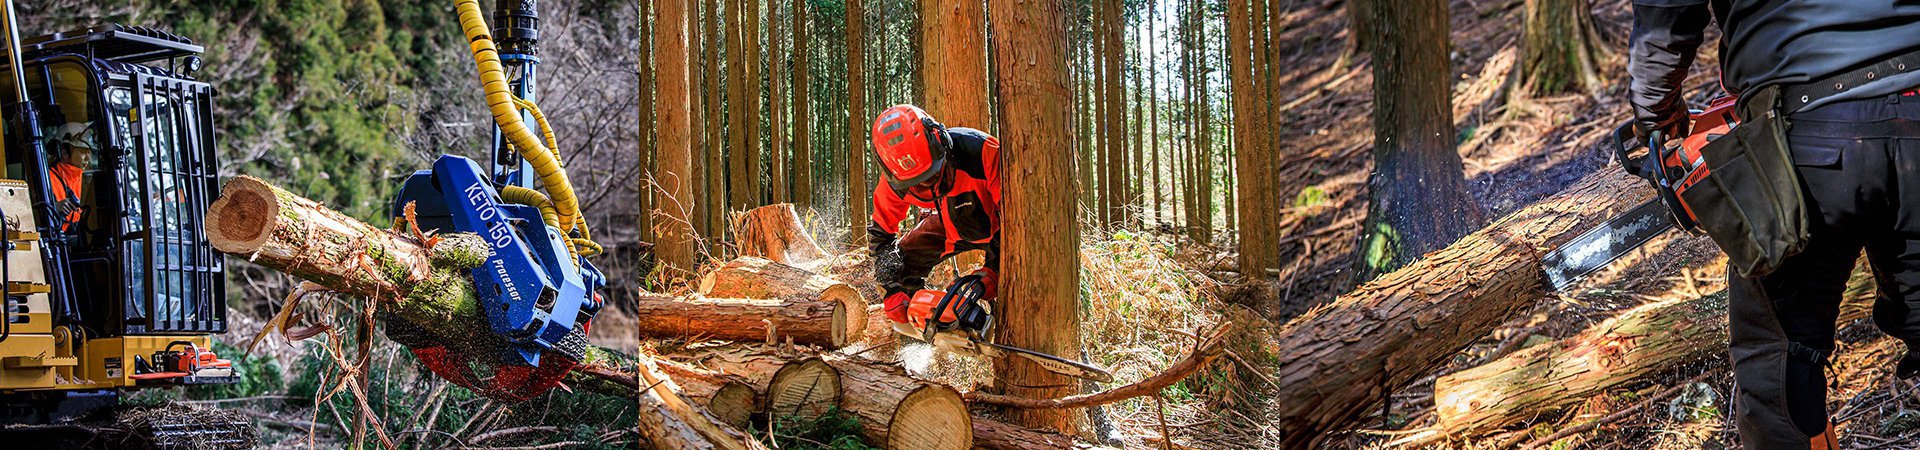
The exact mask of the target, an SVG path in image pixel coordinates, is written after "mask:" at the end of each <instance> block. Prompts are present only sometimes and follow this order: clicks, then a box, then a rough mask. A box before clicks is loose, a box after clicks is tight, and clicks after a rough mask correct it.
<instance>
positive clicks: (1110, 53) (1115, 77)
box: [1100, 0, 1127, 228]
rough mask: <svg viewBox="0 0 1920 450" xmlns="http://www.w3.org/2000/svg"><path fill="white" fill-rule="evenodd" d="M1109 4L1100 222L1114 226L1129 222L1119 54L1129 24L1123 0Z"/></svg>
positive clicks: (1105, 19)
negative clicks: (1103, 214)
mask: <svg viewBox="0 0 1920 450" xmlns="http://www.w3.org/2000/svg"><path fill="white" fill-rule="evenodd" d="M1105 3H1106V8H1104V9H1102V10H1101V14H1102V17H1101V19H1100V21H1101V23H1102V24H1104V25H1105V27H1104V28H1103V29H1102V32H1101V37H1100V39H1101V41H1102V42H1105V55H1103V56H1102V63H1103V64H1105V65H1106V73H1107V78H1106V83H1105V84H1104V85H1103V86H1101V88H1102V89H1104V90H1105V91H1106V94H1105V96H1104V97H1103V98H1102V99H1103V100H1105V101H1104V102H1102V105H1103V109H1102V111H1103V112H1102V113H1101V115H1100V120H1102V121H1104V122H1105V123H1106V130H1107V131H1106V134H1105V136H1103V137H1104V139H1105V141H1106V146H1105V148H1104V150H1105V154H1106V161H1105V162H1104V163H1103V165H1102V166H1101V168H1102V170H1103V171H1102V175H1101V181H1102V186H1104V187H1105V188H1104V189H1102V190H1101V192H1100V194H1101V197H1102V200H1101V202H1100V203H1101V204H1102V205H1104V206H1105V207H1106V209H1107V213H1106V217H1107V219H1106V221H1105V222H1102V223H1101V225H1102V226H1105V227H1108V228H1114V227H1118V226H1120V225H1121V224H1122V223H1125V222H1126V202H1125V201H1124V200H1123V199H1124V198H1125V197H1126V181H1125V178H1126V176H1127V174H1126V167H1127V159H1126V158H1127V156H1126V155H1127V141H1126V139H1125V137H1124V136H1125V135H1124V133H1125V131H1124V130H1123V129H1122V127H1124V126H1125V122H1124V121H1123V119H1125V118H1126V109H1125V105H1126V97H1125V95H1123V94H1122V93H1121V87H1122V86H1125V85H1126V75H1125V74H1124V73H1123V72H1121V68H1120V54H1121V52H1122V51H1123V50H1124V49H1125V48H1126V45H1125V44H1123V43H1122V42H1121V34H1122V33H1124V30H1125V29H1126V24H1125V23H1123V22H1122V21H1121V19H1120V18H1121V14H1120V8H1121V7H1122V4H1121V2H1120V0H1105Z"/></svg>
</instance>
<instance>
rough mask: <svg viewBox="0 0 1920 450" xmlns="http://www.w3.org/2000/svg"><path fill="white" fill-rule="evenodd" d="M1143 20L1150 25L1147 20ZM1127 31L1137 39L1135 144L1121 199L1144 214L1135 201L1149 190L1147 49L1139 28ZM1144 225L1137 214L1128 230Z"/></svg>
mask: <svg viewBox="0 0 1920 450" xmlns="http://www.w3.org/2000/svg"><path fill="white" fill-rule="evenodd" d="M1150 7H1151V6H1148V5H1141V11H1142V14H1143V15H1144V14H1145V11H1148V8H1150ZM1140 21H1141V22H1147V20H1140ZM1127 28H1128V29H1131V30H1134V34H1135V38H1134V39H1132V41H1133V42H1135V45H1134V48H1133V52H1131V53H1132V56H1130V57H1131V58H1132V59H1133V122H1132V123H1130V125H1129V126H1128V127H1127V129H1128V130H1129V131H1131V133H1130V134H1132V135H1133V143H1132V144H1129V146H1128V150H1130V151H1131V153H1128V154H1127V183H1126V188H1127V192H1126V194H1127V195H1126V196H1125V197H1123V198H1122V200H1124V201H1125V202H1124V203H1126V205H1125V206H1128V207H1139V208H1140V211H1141V212H1145V211H1146V206H1147V205H1146V204H1144V203H1141V204H1135V202H1137V201H1140V200H1142V199H1140V193H1141V192H1144V191H1145V190H1146V189H1144V188H1145V187H1146V186H1145V185H1144V183H1143V182H1142V178H1144V177H1145V176H1146V174H1147V171H1146V168H1145V161H1146V154H1145V150H1146V147H1147V146H1146V143H1147V137H1146V131H1147V118H1146V116H1145V115H1142V112H1143V111H1142V109H1141V105H1142V104H1143V103H1144V102H1143V99H1144V94H1146V91H1147V85H1146V77H1145V76H1144V75H1146V70H1142V69H1143V68H1142V67H1140V66H1141V61H1140V54H1141V53H1144V52H1146V48H1145V47H1144V45H1142V44H1144V43H1141V42H1140V37H1139V34H1140V32H1139V28H1137V27H1134V26H1128V27H1127ZM1143 222H1144V221H1143V220H1141V215H1139V214H1135V215H1133V216H1131V217H1128V218H1127V227H1128V228H1132V229H1139V227H1140V224H1141V223H1143Z"/></svg>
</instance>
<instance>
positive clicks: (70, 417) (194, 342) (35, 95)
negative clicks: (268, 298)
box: [0, 1, 251, 442]
mask: <svg viewBox="0 0 1920 450" xmlns="http://www.w3.org/2000/svg"><path fill="white" fill-rule="evenodd" d="M0 6H4V9H3V10H0V119H4V121H3V122H0V138H3V140H4V144H5V145H4V147H3V148H0V151H3V153H0V161H3V162H4V168H3V170H4V174H3V176H0V280H4V296H3V299H4V301H3V302H0V303H3V305H0V306H4V307H0V425H5V426H4V427H0V428H4V429H6V430H9V431H12V430H17V429H19V428H20V427H19V425H23V424H45V423H63V422H70V421H76V420H87V419H90V418H97V417H99V414H96V413H99V412H101V411H105V410H108V409H111V407H113V406H116V405H117V404H118V398H119V396H120V394H121V393H123V392H125V391H127V390H131V389H142V388H151V387H171V386H183V385H194V384H221V383H234V382H238V380H239V377H238V376H237V374H236V373H234V369H233V365H232V364H231V363H230V362H228V361H227V360H223V359H220V358H219V357H218V356H217V355H214V354H213V353H212V351H211V350H212V341H211V339H210V336H211V335H213V334H216V333H224V332H225V331H226V329H227V318H226V284H225V283H226V281H225V277H224V276H223V275H224V274H223V272H224V269H225V268H224V267H223V264H222V258H221V256H220V255H219V254H218V253H215V252H214V250H213V248H212V246H211V245H210V244H209V243H208V241H207V238H206V235H205V232H204V231H203V230H202V227H201V220H202V218H203V216H204V215H205V213H206V209H207V207H208V205H209V204H210V203H211V202H212V201H213V199H214V197H216V196H217V195H218V194H219V185H218V182H219V178H218V176H219V164H218V159H217V155H216V152H215V146H214V145H215V137H216V136H215V133H214V126H213V115H212V110H213V108H212V106H213V87H212V86H210V85H208V84H207V83H204V82H200V81H197V80H195V79H194V77H193V74H194V73H195V72H197V71H198V70H199V69H200V68H201V64H202V62H201V59H200V57H199V54H200V53H201V51H202V48H201V47H200V46H199V45H196V44H194V43H193V41H192V40H190V39H187V38H185V37H182V36H177V35H173V34H171V33H167V32H163V31H159V30H154V29H149V28H139V27H128V26H120V25H106V26H99V27H93V28H86V29H81V30H75V31H70V32H62V33H53V34H49V35H45V36H39V37H33V38H29V39H24V40H22V39H20V38H19V29H18V22H16V21H15V20H14V15H13V6H12V3H11V2H5V1H0ZM164 425H165V426H166V427H172V428H178V427H187V428H192V429H195V430H201V431H197V432H196V433H198V434H197V435H202V436H210V438H209V439H213V441H211V442H218V441H221V440H226V439H228V438H232V439H234V442H243V441H244V440H245V439H241V438H240V436H241V435H242V434H250V433H251V428H250V427H247V426H244V423H241V424H240V426H234V424H231V423H229V424H225V425H224V428H221V427H213V428H206V427H203V426H201V425H203V424H164ZM67 428H73V427H67ZM169 429H171V428H169ZM246 439H250V436H249V437H247V438H246Z"/></svg>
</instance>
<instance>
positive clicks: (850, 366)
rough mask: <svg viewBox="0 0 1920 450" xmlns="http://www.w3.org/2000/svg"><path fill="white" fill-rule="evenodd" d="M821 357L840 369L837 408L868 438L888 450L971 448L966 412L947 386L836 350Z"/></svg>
mask: <svg viewBox="0 0 1920 450" xmlns="http://www.w3.org/2000/svg"><path fill="white" fill-rule="evenodd" d="M821 359H822V360H823V361H825V362H826V363H827V364H828V365H829V366H831V367H832V368H833V369H834V371H836V372H838V373H839V374H840V378H841V379H842V380H843V381H842V382H841V383H840V388H841V394H840V409H842V410H845V411H847V412H850V413H853V414H854V415H857V416H859V417H860V428H861V430H862V432H863V433H864V434H865V435H866V437H867V441H868V442H869V443H872V444H873V445H877V446H879V447H881V448H885V449H889V450H893V449H970V448H973V433H972V432H971V430H972V429H973V426H972V417H970V416H969V415H968V414H967V405H966V402H964V401H961V400H960V393H959V392H958V391H955V390H953V388H951V387H947V386H946V385H943V384H938V383H933V382H929V381H923V380H920V379H917V378H914V377H912V376H909V375H907V374H906V372H905V371H902V370H901V369H900V367H899V366H895V365H892V364H882V363H874V362H870V361H864V360H859V359H855V358H849V357H844V356H839V355H826V356H823V357H822V358H821Z"/></svg>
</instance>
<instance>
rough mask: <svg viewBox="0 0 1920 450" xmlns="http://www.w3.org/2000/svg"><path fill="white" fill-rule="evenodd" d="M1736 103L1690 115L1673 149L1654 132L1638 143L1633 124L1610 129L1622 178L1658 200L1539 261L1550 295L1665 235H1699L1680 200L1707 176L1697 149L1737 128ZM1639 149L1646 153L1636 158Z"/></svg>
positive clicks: (1718, 102)
mask: <svg viewBox="0 0 1920 450" xmlns="http://www.w3.org/2000/svg"><path fill="white" fill-rule="evenodd" d="M1735 102H1736V99H1735V98H1734V97H1720V98H1718V99H1715V100H1714V101H1712V102H1711V103H1709V105H1708V106H1707V109H1705V110H1694V111H1690V114H1689V116H1690V117H1689V119H1690V120H1692V122H1693V127H1692V130H1693V132H1692V133H1690V134H1688V135H1687V136H1686V137H1685V138H1683V139H1680V140H1679V141H1677V142H1674V143H1668V142H1666V139H1665V137H1664V136H1661V135H1660V133H1658V132H1655V133H1653V135H1652V136H1650V137H1649V138H1648V139H1646V140H1641V139H1639V138H1637V137H1636V136H1635V134H1634V132H1633V122H1632V121H1628V122H1627V123H1625V124H1621V125H1620V126H1619V127H1618V128H1615V129H1614V131H1613V134H1612V136H1611V139H1609V143H1610V147H1611V148H1612V150H1613V154H1614V158H1615V159H1616V160H1618V161H1619V162H1620V166H1621V168H1622V169H1624V170H1626V171H1627V173H1630V174H1633V175H1634V176H1637V177H1640V178H1642V179H1645V180H1647V182H1648V183H1649V184H1651V185H1653V189H1654V191H1655V192H1657V194H1656V195H1655V196H1654V198H1653V199H1652V200H1648V201H1647V202H1646V203H1642V204H1640V205H1639V206H1635V207H1634V208H1633V209H1630V210H1627V212H1626V213H1624V214H1621V215H1619V216H1615V217H1613V218H1611V219H1608V220H1607V221H1606V222H1605V223H1602V224H1600V225H1599V226H1597V227H1594V228H1593V229H1591V230H1587V231H1586V232H1584V233H1581V234H1580V235H1579V236H1576V237H1574V238H1573V240H1571V241H1567V243H1566V244H1563V245H1561V246H1560V247H1559V248H1555V249H1553V251H1551V252H1548V253H1547V255H1546V256H1545V257H1543V258H1541V262H1542V264H1543V266H1544V267H1545V269H1546V272H1547V281H1548V284H1549V286H1550V288H1551V289H1552V290H1554V291H1559V290H1562V289H1566V288H1567V287H1568V286H1571V285H1573V283H1574V282H1575V281H1579V280H1580V279H1581V278H1584V277H1586V276H1587V275H1589V274H1592V273H1593V272H1594V271H1597V270H1600V269H1601V268H1604V267H1607V266H1608V265H1611V264H1613V262H1614V261H1615V260H1618V259H1620V257H1621V256H1623V255H1625V254H1626V253H1627V252H1629V251H1632V250H1633V249H1635V248H1638V247H1640V245H1642V244H1645V243H1647V241H1650V240H1652V239H1653V238H1654V237H1656V236H1659V235H1660V234H1662V233H1665V232H1667V230H1671V229H1675V228H1679V229H1680V230H1682V231H1686V232H1688V233H1690V234H1696V235H1697V234H1700V233H1701V231H1700V221H1699V218H1698V217H1697V216H1695V215H1694V213H1693V209H1692V208H1691V207H1689V206H1687V203H1686V201H1685V200H1684V197H1682V196H1681V194H1682V193H1685V192H1686V191H1687V189H1688V188H1691V187H1693V185H1694V184H1696V183H1699V182H1700V180H1704V179H1706V177H1707V174H1708V173H1709V172H1708V169H1707V165H1706V158H1705V157H1704V156H1702V155H1701V153H1700V149H1701V148H1702V147H1706V146H1707V143H1708V142H1712V141H1713V140H1714V139H1717V138H1719V137H1720V136H1725V135H1726V134H1727V133H1728V132H1730V131H1732V130H1733V127H1735V126H1738V125H1739V119H1738V118H1737V117H1734V114H1733V110H1734V103H1735ZM1642 149H1645V150H1646V151H1645V152H1644V153H1642V152H1639V151H1640V150H1642ZM1636 155H1637V156H1636Z"/></svg>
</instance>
